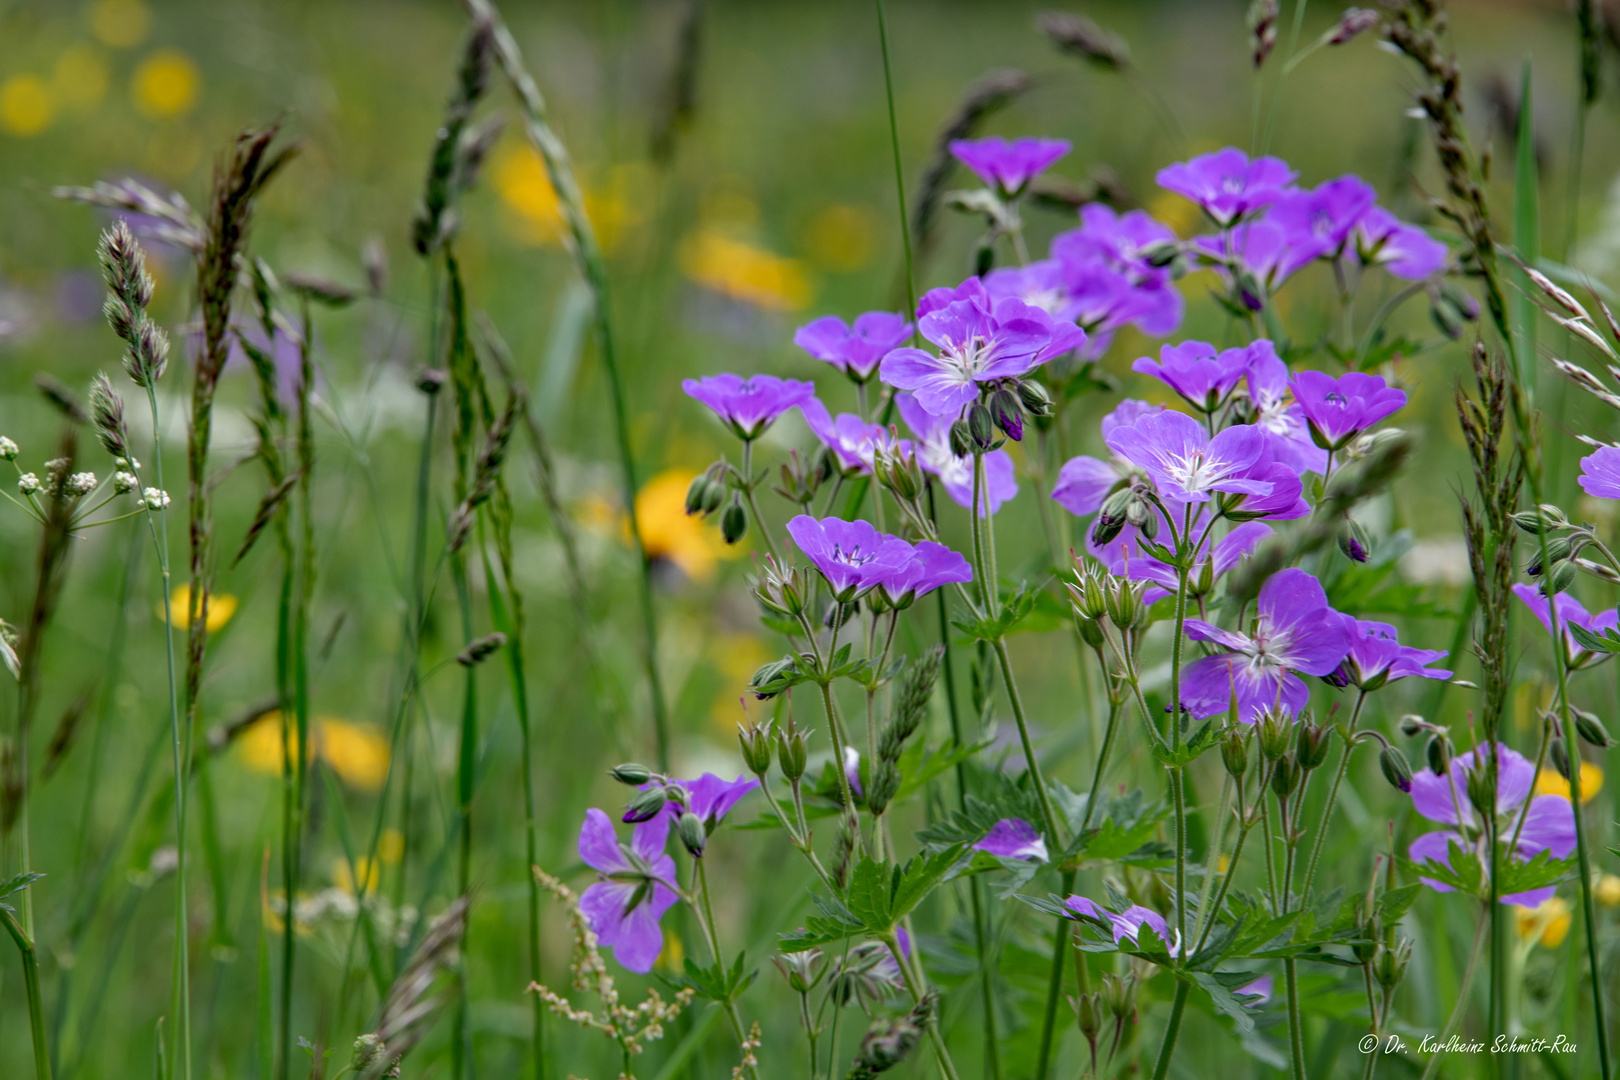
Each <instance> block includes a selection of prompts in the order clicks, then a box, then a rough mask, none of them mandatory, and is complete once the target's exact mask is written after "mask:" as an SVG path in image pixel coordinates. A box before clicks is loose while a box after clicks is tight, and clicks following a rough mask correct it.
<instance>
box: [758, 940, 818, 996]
mask: <svg viewBox="0 0 1620 1080" xmlns="http://www.w3.org/2000/svg"><path fill="white" fill-rule="evenodd" d="M771 963H773V964H775V965H776V970H777V971H780V972H781V973H782V977H783V978H784V979H786V980H787V981H788V986H789V987H791V988H792V990H793V992H794V993H795V994H808V993H809V992H810V991H811V990H813V989H814V988H815V986H816V984H817V983H819V982H821V976H822V975H823V974H825V973H826V972H825V968H824V967H823V965H822V955H821V950H820V949H806V950H805V951H804V952H795V953H787V954H785V955H781V956H773V957H771Z"/></svg>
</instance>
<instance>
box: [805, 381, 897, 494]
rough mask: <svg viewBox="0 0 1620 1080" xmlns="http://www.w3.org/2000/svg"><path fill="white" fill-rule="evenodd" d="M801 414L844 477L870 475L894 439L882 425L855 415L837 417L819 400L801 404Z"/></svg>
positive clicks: (840, 414)
mask: <svg viewBox="0 0 1620 1080" xmlns="http://www.w3.org/2000/svg"><path fill="white" fill-rule="evenodd" d="M799 413H800V414H801V415H802V416H803V417H804V422H805V425H806V426H807V427H809V429H810V433H811V434H812V435H814V436H815V437H816V439H817V440H818V441H819V442H820V443H821V445H823V446H825V447H826V448H827V450H828V452H829V453H831V454H832V457H833V460H834V461H835V462H836V463H837V465H838V471H839V472H841V473H843V474H844V475H846V476H848V475H852V474H869V473H871V471H872V467H873V463H874V462H875V461H876V459H877V455H878V453H879V452H880V451H886V450H889V449H890V448H891V447H892V445H893V443H894V440H893V439H892V438H891V437H890V433H889V429H888V428H886V427H884V426H883V425H882V424H869V423H867V422H866V421H865V420H862V419H861V418H860V417H859V416H856V415H855V414H854V413H839V414H838V415H837V416H836V417H835V416H833V415H832V413H830V412H829V411H828V410H827V406H825V405H823V404H822V403H821V400H820V399H819V398H811V399H810V400H809V401H806V402H803V403H802V404H800V405H799Z"/></svg>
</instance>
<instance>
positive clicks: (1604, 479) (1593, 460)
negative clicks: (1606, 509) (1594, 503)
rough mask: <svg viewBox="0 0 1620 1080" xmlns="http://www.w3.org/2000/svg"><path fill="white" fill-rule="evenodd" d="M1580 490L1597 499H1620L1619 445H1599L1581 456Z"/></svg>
mask: <svg viewBox="0 0 1620 1080" xmlns="http://www.w3.org/2000/svg"><path fill="white" fill-rule="evenodd" d="M1576 482H1577V483H1579V484H1580V485H1581V490H1582V491H1585V492H1586V493H1587V494H1588V495H1592V496H1595V497H1596V498H1599V499H1620V447H1613V446H1600V447H1598V449H1597V450H1596V451H1595V452H1594V453H1591V454H1588V455H1587V456H1586V457H1583V458H1581V475H1580V478H1579V479H1578V480H1577V481H1576Z"/></svg>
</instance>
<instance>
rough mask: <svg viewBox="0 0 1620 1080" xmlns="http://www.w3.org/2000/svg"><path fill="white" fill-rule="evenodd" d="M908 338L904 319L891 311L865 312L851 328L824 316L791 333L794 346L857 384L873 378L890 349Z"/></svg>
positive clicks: (907, 327)
mask: <svg viewBox="0 0 1620 1080" xmlns="http://www.w3.org/2000/svg"><path fill="white" fill-rule="evenodd" d="M910 335H911V324H910V323H909V322H907V321H906V319H905V316H903V315H896V314H895V313H894V312H892V311H868V312H867V313H866V314H865V315H859V316H856V319H855V325H854V326H850V325H849V324H848V323H846V322H845V321H844V320H843V319H840V318H839V317H838V316H836V315H823V316H822V317H821V318H819V319H815V320H812V321H811V322H808V323H806V324H805V325H803V326H801V327H799V328H798V329H797V330H795V331H794V332H793V344H795V345H797V346H798V347H799V348H801V349H803V350H804V351H805V352H807V353H809V354H810V355H811V356H813V357H815V358H816V359H817V360H825V361H826V362H827V363H829V364H831V365H832V366H833V367H835V368H837V369H838V370H839V371H842V372H843V373H844V374H845V375H848V376H849V377H850V378H851V379H853V380H855V381H856V382H865V381H866V380H868V379H870V378H871V377H872V373H873V372H874V371H876V370H877V366H878V362H879V361H881V360H882V359H883V357H884V355H885V354H886V353H888V352H889V350H890V349H894V348H898V347H899V346H900V344H901V343H902V342H904V341H905V340H906V338H907V337H909V336H910Z"/></svg>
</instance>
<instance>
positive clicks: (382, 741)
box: [237, 712, 404, 862]
mask: <svg viewBox="0 0 1620 1080" xmlns="http://www.w3.org/2000/svg"><path fill="white" fill-rule="evenodd" d="M297 741H298V735H297V732H296V730H295V729H294V728H293V727H292V726H291V725H289V726H288V728H287V738H286V743H285V744H283V743H282V737H281V714H280V713H279V712H269V713H266V714H265V715H264V716H262V717H260V718H259V719H258V720H256V721H254V723H253V724H252V725H251V726H250V727H249V728H248V729H247V730H246V731H244V732H243V733H242V735H241V737H240V738H239V739H238V740H237V743H238V745H239V747H240V750H239V751H238V752H239V753H240V754H241V756H242V763H243V764H244V765H246V766H247V767H248V768H250V769H252V770H253V771H255V772H261V773H266V774H269V775H271V776H280V775H281V772H282V769H283V768H284V767H285V765H286V761H287V758H288V757H289V756H291V755H292V754H293V753H294V752H295V750H296V747H297ZM306 749H307V751H308V753H309V757H310V760H312V761H313V760H314V758H315V756H316V755H317V754H318V755H320V757H321V759H322V760H324V761H325V762H326V763H327V764H328V765H329V766H331V768H332V771H333V772H335V773H337V774H338V779H340V780H342V781H343V782H344V783H345V784H348V785H349V786H350V787H352V788H356V789H358V790H360V791H376V790H378V789H379V788H381V787H382V785H383V781H384V780H385V779H386V778H387V776H388V760H389V747H388V739H387V738H386V737H385V736H384V735H383V734H382V732H380V731H378V730H377V729H376V728H374V727H372V726H371V725H369V724H351V723H349V722H348V721H347V720H336V719H333V718H331V717H324V716H323V717H317V718H315V720H314V722H313V723H311V724H310V732H309V745H308V747H307V748H306ZM395 835H396V837H397V834H395ZM380 847H381V851H380V852H379V855H380V856H381V859H382V861H383V862H393V861H395V859H397V856H398V851H399V850H401V849H403V847H404V844H403V841H398V842H397V844H395V845H391V844H390V843H389V839H388V836H387V834H384V837H383V843H382V844H381V845H380ZM390 854H393V855H394V858H392V859H391V858H390V857H389V856H390Z"/></svg>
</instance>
